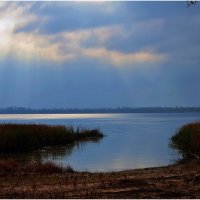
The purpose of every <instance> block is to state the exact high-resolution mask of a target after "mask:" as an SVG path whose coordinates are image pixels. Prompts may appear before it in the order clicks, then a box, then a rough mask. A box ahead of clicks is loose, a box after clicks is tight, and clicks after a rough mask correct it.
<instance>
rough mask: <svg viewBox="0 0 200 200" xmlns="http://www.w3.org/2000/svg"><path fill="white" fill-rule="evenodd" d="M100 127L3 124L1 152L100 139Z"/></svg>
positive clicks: (0, 134)
mask: <svg viewBox="0 0 200 200" xmlns="http://www.w3.org/2000/svg"><path fill="white" fill-rule="evenodd" d="M102 137H103V134H102V133H101V132H100V131H99V130H98V129H93V130H88V129H79V128H78V129H76V130H75V129H74V128H73V127H65V126H49V125H42V124H1V125H0V152H1V153H22V152H29V151H32V150H36V149H41V148H43V147H47V146H61V145H66V144H69V143H73V142H75V141H79V140H86V139H87V140H88V139H96V138H97V139H99V138H102Z"/></svg>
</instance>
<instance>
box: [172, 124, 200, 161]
mask: <svg viewBox="0 0 200 200" xmlns="http://www.w3.org/2000/svg"><path fill="white" fill-rule="evenodd" d="M171 141H172V146H173V147H174V148H176V149H179V150H180V151H181V152H182V154H183V156H184V157H200V122H195V123H190V124H187V125H184V126H182V127H181V128H180V129H179V130H178V132H177V133H176V134H175V135H174V136H173V137H172V138H171Z"/></svg>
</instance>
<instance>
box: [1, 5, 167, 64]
mask: <svg viewBox="0 0 200 200" xmlns="http://www.w3.org/2000/svg"><path fill="white" fill-rule="evenodd" d="M33 5H34V4H32V3H30V2H28V3H23V4H21V5H20V6H19V4H17V3H9V6H8V5H7V6H5V5H4V4H1V7H5V9H3V11H2V12H1V14H0V33H1V37H0V47H1V52H0V57H6V56H10V55H11V56H13V57H15V58H17V59H20V60H24V61H31V60H38V59H39V60H48V61H53V62H67V61H70V60H73V59H80V58H81V57H85V58H87V59H91V58H93V59H97V60H103V61H106V62H108V63H110V64H111V65H114V66H122V65H134V64H135V63H136V64H138V63H155V62H161V61H163V60H164V59H165V58H166V55H164V54H157V53H152V52H149V51H146V50H145V51H144V50H138V49H137V50H134V52H129V53H126V52H124V51H120V50H116V49H109V48H107V47H106V45H107V43H108V42H110V41H112V39H113V38H115V39H116V38H119V39H123V37H127V34H128V30H127V28H124V27H123V26H122V25H109V26H108V25H107V26H101V27H93V28H92V27H90V28H84V29H80V30H74V31H72V30H71V31H66V30H65V31H62V32H57V33H54V34H45V33H41V32H40V30H39V28H38V29H37V28H35V29H34V30H32V31H28V32H27V31H23V28H24V27H26V26H27V25H30V24H32V23H33V22H34V23H36V24H37V23H38V27H39V24H41V23H45V22H47V21H48V18H47V16H37V15H36V14H34V13H33V12H30V9H31V8H32V6H33ZM41 5H44V4H41ZM41 5H40V6H41ZM47 5H48V4H47ZM108 5H109V6H110V7H109V8H112V6H111V4H108ZM84 6H85V5H84ZM130 31H133V28H131V29H130ZM130 33H131V32H130Z"/></svg>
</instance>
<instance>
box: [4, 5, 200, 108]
mask: <svg viewBox="0 0 200 200" xmlns="http://www.w3.org/2000/svg"><path fill="white" fill-rule="evenodd" d="M199 35H200V5H199V4H198V3H197V4H196V5H194V6H190V7H187V4H186V2H185V1H182V2H105V1H104V2H103V1H99V2H78V1H75V2H72V1H71V2H70V1H68V2H67V1H66V2H58V1H57V2H52V1H50V2H0V107H8V106H23V107H31V108H96V107H113V108H114V107H124V106H128V107H147V106H200V90H199V86H200V37H199Z"/></svg>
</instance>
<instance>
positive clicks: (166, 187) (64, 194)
mask: <svg viewBox="0 0 200 200" xmlns="http://www.w3.org/2000/svg"><path fill="white" fill-rule="evenodd" d="M0 197H1V198H54V199H57V198H71V199H72V198H82V199H84V198H97V199H99V198H118V199H119V198H123V199H124V198H133V199H134V198H173V199H174V198H179V199H180V198H198V199H200V161H199V160H195V161H190V162H187V163H179V164H175V165H171V166H166V167H158V168H147V169H137V170H129V171H122V172H112V173H89V172H75V173H63V174H62V173H61V174H50V175H42V174H39V173H32V174H26V173H23V172H21V173H17V174H16V173H14V174H9V175H6V176H1V177H0Z"/></svg>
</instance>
